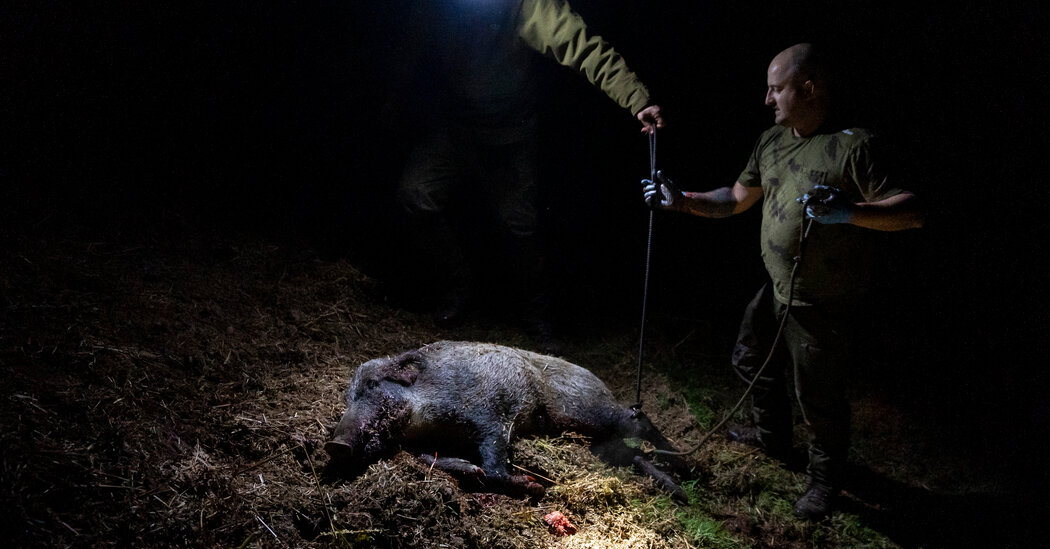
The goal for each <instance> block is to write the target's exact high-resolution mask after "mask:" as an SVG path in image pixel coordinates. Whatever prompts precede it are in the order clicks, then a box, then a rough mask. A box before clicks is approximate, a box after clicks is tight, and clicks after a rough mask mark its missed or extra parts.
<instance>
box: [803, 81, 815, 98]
mask: <svg viewBox="0 0 1050 549" xmlns="http://www.w3.org/2000/svg"><path fill="white" fill-rule="evenodd" d="M802 89H804V90H806V96H807V97H813V96H815V95H817V85H816V84H814V83H813V81H812V80H806V81H805V82H803V83H802Z"/></svg>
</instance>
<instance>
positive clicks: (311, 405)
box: [0, 227, 1029, 548]
mask: <svg viewBox="0 0 1050 549" xmlns="http://www.w3.org/2000/svg"><path fill="white" fill-rule="evenodd" d="M4 244H5V245H4V247H3V251H2V253H3V255H2V257H0V292H2V294H3V299H2V302H0V343H2V345H0V368H2V371H3V378H2V380H0V402H2V404H0V424H2V425H3V426H4V428H3V429H2V431H0V448H2V455H3V464H2V469H0V486H2V488H3V492H4V493H5V495H6V497H5V498H4V501H3V509H2V510H0V513H2V517H3V518H2V519H0V521H2V523H3V531H4V533H5V534H4V537H5V538H7V539H8V540H9V543H12V544H13V545H12V546H23V547H31V546H33V547H61V546H74V547H124V546H143V547H182V546H185V547H201V546H205V547H246V546H253V547H329V546H334V547H508V548H509V547H515V548H517V547H603V548H604V547H654V548H655V547H697V546H711V547H806V546H828V547H851V546H871V547H897V546H906V547H907V546H914V547H939V546H944V547H951V546H972V545H969V543H968V542H971V541H975V540H984V539H987V540H991V542H993V543H994V542H995V541H999V542H1002V544H1001V545H1005V546H1009V545H1012V544H1013V543H1014V542H1015V540H1016V539H1020V536H1019V535H1015V534H1023V533H1026V532H1027V528H1028V527H1029V526H1026V524H1025V522H1024V519H1023V518H1022V516H1021V515H1016V514H1013V511H1014V510H1015V509H1016V505H1013V504H1011V505H1010V506H1009V507H1007V508H1003V507H1002V505H1003V499H1002V498H1001V495H1002V494H1003V492H1004V490H1005V489H1006V488H1004V487H1003V486H1002V485H999V484H997V482H999V479H998V478H996V479H989V477H987V476H983V475H981V474H980V472H979V468H975V466H974V464H973V460H969V459H967V456H959V455H947V454H938V452H940V449H939V448H938V447H929V446H924V445H923V444H922V443H921V442H918V441H924V440H927V441H928V440H930V439H928V438H926V436H925V435H926V434H927V433H926V432H924V431H922V430H921V428H919V427H915V426H913V425H911V424H910V423H909V420H908V417H907V415H906V414H903V413H900V412H898V411H895V410H894V409H893V408H891V407H887V406H885V405H884V404H883V403H882V402H881V401H880V400H879V399H878V398H876V397H863V398H860V399H858V402H857V403H856V405H855V417H856V418H857V425H856V432H857V433H856V435H855V439H856V440H855V452H857V453H858V455H859V456H860V457H861V458H862V460H863V462H864V463H866V464H867V465H866V466H865V468H863V469H862V470H859V472H858V474H857V475H856V478H858V479H862V480H863V481H862V482H858V483H856V484H855V485H853V486H852V487H851V488H847V490H846V493H845V494H844V496H843V501H844V511H845V512H844V513H841V514H838V515H836V517H835V518H833V519H832V520H831V521H828V522H827V523H825V524H816V525H811V524H804V523H799V522H797V521H795V522H793V521H792V520H791V519H790V518H785V517H786V516H787V514H788V513H786V512H785V510H784V505H789V504H790V502H791V501H793V500H792V497H797V495H798V493H800V490H801V486H802V483H803V482H804V476H803V475H802V474H801V473H800V472H799V471H798V470H793V471H791V470H786V469H784V468H782V467H780V466H778V465H776V464H775V463H774V462H771V461H769V460H768V459H766V458H763V457H762V456H760V455H756V454H755V452H754V451H750V450H748V449H746V448H743V447H740V446H738V445H734V444H731V443H727V442H726V441H725V440H724V438H722V437H720V436H716V437H715V439H713V440H712V442H711V443H710V444H709V445H708V446H707V447H705V448H704V449H703V450H701V451H700V452H698V453H696V454H694V455H693V456H691V457H690V458H689V461H690V464H691V465H692V466H693V467H694V473H695V474H694V477H695V478H692V479H683V480H684V481H685V482H684V483H683V484H684V486H686V487H687V489H688V491H689V493H690V498H691V499H690V504H689V505H688V506H676V505H674V504H673V503H671V502H670V500H669V499H668V498H667V496H666V494H665V493H663V492H662V491H661V490H660V489H659V488H657V487H656V486H654V484H653V483H652V482H651V481H650V480H648V479H647V478H644V477H641V476H638V475H637V474H635V473H634V472H633V471H631V470H630V469H629V468H612V467H609V466H607V465H606V464H604V463H603V462H601V461H600V460H598V459H597V458H595V456H594V455H592V454H591V453H590V452H589V451H588V444H587V443H588V441H587V440H585V439H584V438H582V437H580V436H578V435H575V434H573V433H567V434H564V435H562V436H558V437H551V438H542V437H541V438H528V439H523V440H520V441H518V442H517V443H516V445H515V448H514V450H515V461H514V463H515V466H516V467H519V468H521V470H522V471H527V472H528V473H529V474H533V475H534V476H536V477H537V478H540V479H541V481H542V482H543V483H544V484H545V485H546V487H547V494H546V495H545V496H544V497H542V498H539V499H537V500H526V499H517V498H511V497H508V496H504V495H499V494H491V493H485V492H479V491H472V490H464V489H463V487H461V486H460V483H459V481H458V480H457V479H455V478H453V477H451V476H449V475H447V474H445V473H443V472H440V471H435V470H431V469H430V468H428V467H426V466H425V465H423V463H422V462H421V461H419V460H418V459H416V458H415V457H413V456H411V455H409V454H407V453H403V452H402V453H398V454H396V455H394V456H393V457H392V458H390V459H384V460H381V461H379V462H377V463H372V464H368V467H367V469H365V470H364V471H362V472H361V473H360V474H358V475H355V476H350V477H347V476H340V475H338V474H334V473H336V472H333V471H331V470H329V468H328V467H327V463H328V458H327V456H326V455H325V453H324V451H323V450H322V446H323V443H324V442H325V441H326V440H327V439H328V438H329V436H330V433H331V428H332V427H333V425H334V424H335V422H336V421H337V420H338V418H339V416H340V414H341V412H342V408H343V404H342V399H341V394H342V392H343V391H344V389H345V387H346V385H347V382H348V380H349V378H350V375H351V373H352V372H353V370H354V368H355V366H356V365H358V364H360V363H362V362H364V361H366V360H368V359H371V358H376V357H379V356H385V355H389V354H393V353H397V352H401V351H404V350H408V349H412V348H416V347H418V346H420V345H423V344H426V343H429V342H432V341H436V340H440V339H463V340H484V341H491V342H496V343H503V344H508V345H513V346H519V347H526V348H528V347H531V346H533V345H534V342H533V341H531V340H529V339H528V338H527V337H526V336H524V335H523V334H522V333H520V332H519V331H517V330H516V329H515V328H514V327H513V326H509V325H502V324H499V323H486V322H478V323H475V324H468V325H467V326H466V327H465V328H463V329H462V330H459V331H455V332H449V331H440V330H437V329H436V328H434V327H433V325H432V324H431V323H430V321H429V318H428V317H426V316H423V315H420V314H417V313H414V312H410V311H405V310H402V309H399V308H396V307H393V306H391V305H390V304H389V303H388V301H387V300H386V299H385V296H384V295H383V293H382V292H381V291H380V290H379V287H378V285H377V283H376V281H374V280H372V279H370V278H369V277H367V276H365V275H364V274H362V272H361V271H360V270H358V269H357V268H355V266H354V265H352V264H350V263H348V262H346V261H345V260H339V259H335V260H329V259H320V258H319V257H318V256H317V255H316V254H314V253H313V252H311V251H310V250H308V249H302V248H298V247H295V246H291V245H288V244H286V243H276V242H267V241H260V240H258V239H254V238H238V237H232V236H228V235H227V236H218V235H215V234H211V233H208V232H198V231H195V230H192V229H189V228H186V227H182V228H181V229H180V230H177V231H176V230H168V229H165V230H159V229H158V230H156V231H148V230H147V231H138V232H133V233H124V234H115V233H112V234H104V233H102V234H97V233H82V232H78V231H77V230H75V229H68V228H67V229H63V230H58V231H48V230H42V229H36V228H34V227H26V230H24V231H21V232H8V233H7V234H5V242H4ZM694 331H695V330H694ZM636 337H637V334H636V333H633V332H630V333H622V332H620V331H615V330H614V331H610V332H606V333H595V332H591V333H589V334H588V335H587V336H586V337H581V338H577V339H573V340H570V341H567V346H566V349H565V352H564V356H565V357H566V358H567V359H569V360H570V361H573V362H576V363H578V364H581V365H584V366H586V367H588V368H590V369H591V370H592V371H594V372H595V373H596V374H598V375H599V377H601V378H602V379H603V380H604V381H606V382H607V383H608V384H609V386H610V387H611V388H612V389H613V391H614V393H615V394H616V395H617V397H618V398H620V399H621V400H622V401H623V402H630V401H631V400H633V391H634V378H633V368H634V365H635V358H636V357H635V352H636V348H635V346H636V344H637V343H636V339H635V338H636ZM651 345H652V349H653V351H652V353H653V358H652V361H653V363H654V364H662V365H664V366H663V367H660V368H656V367H648V368H647V369H646V372H645V380H646V384H645V385H646V389H645V392H644V394H643V402H647V403H649V404H647V408H646V409H647V412H648V413H649V415H650V417H651V418H652V419H653V421H654V423H655V424H656V425H657V426H658V427H659V428H660V429H661V430H662V431H663V433H664V434H665V435H666V436H667V437H668V438H670V439H671V440H673V441H675V443H676V444H677V445H679V447H683V448H684V447H688V446H689V445H690V444H692V443H694V442H696V440H697V439H698V438H699V437H700V435H701V434H702V433H703V427H708V426H710V424H711V423H712V419H713V418H714V417H716V416H718V415H721V414H722V413H724V412H725V410H727V409H728V408H729V406H730V405H731V404H732V402H733V401H734V400H735V398H736V396H737V395H738V392H739V390H740V389H739V387H738V386H737V385H736V384H735V383H734V380H732V379H729V378H728V377H727V375H726V372H725V370H724V369H720V368H716V367H711V368H706V369H705V361H710V362H711V363H714V364H722V362H720V361H722V360H724V357H721V356H718V353H717V352H716V351H713V350H711V349H708V348H705V345H707V342H705V341H704V338H703V337H699V336H692V337H690V336H689V334H688V333H687V334H685V335H684V336H683V334H682V333H680V332H675V331H674V330H671V329H668V330H666V331H661V328H660V326H659V325H654V335H653V336H652V343H651ZM697 372H701V373H697ZM696 387H703V389H702V390H701V389H696ZM698 404H703V405H706V406H708V407H709V408H710V410H706V411H705V410H703V409H701V408H698V407H697V406H698ZM691 405H692V407H691ZM712 411H713V412H712ZM705 414H706V415H705ZM738 415H739V414H738ZM927 444H932V443H927ZM932 456H937V457H932ZM777 475H779V476H777ZM770 479H774V480H770ZM763 483H765V484H770V485H773V484H775V485H776V486H773V487H772V488H770V491H765V488H764V487H763V486H762V484H763ZM764 494H774V495H773V496H766V495H764ZM767 497H768V498H771V499H769V501H766V499H763V498H767ZM785 501H786V502H788V503H787V504H785V503H784V502H785ZM1009 501H1012V500H1009ZM554 511H557V512H560V513H563V514H564V516H565V517H566V518H567V519H568V520H569V521H571V523H572V524H573V525H574V526H575V527H576V533H575V534H573V535H569V536H564V537H563V536H558V535H556V534H555V533H552V531H553V528H552V527H549V526H548V524H547V523H545V522H544V520H543V518H544V517H545V516H546V515H548V514H549V513H551V512H554ZM1007 511H1009V512H1007ZM1007 517H1013V520H1014V521H1015V522H1012V523H1004V522H1001V521H1002V520H1009V518H1007ZM701 519H704V520H701ZM705 520H706V522H704V521H705ZM698 524H701V526H697V525H698ZM705 525H706V526H705ZM1004 531H1005V533H1004ZM975 532H983V534H982V533H975ZM974 536H978V537H974ZM960 544H962V545H960Z"/></svg>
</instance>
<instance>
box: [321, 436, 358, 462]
mask: <svg viewBox="0 0 1050 549" xmlns="http://www.w3.org/2000/svg"><path fill="white" fill-rule="evenodd" d="M324 451H325V452H328V455H329V456H331V458H332V459H333V460H339V461H343V460H348V459H350V458H351V457H353V455H354V450H353V448H351V447H350V445H349V444H347V443H345V442H340V441H338V440H330V441H328V442H326V443H325V444H324Z"/></svg>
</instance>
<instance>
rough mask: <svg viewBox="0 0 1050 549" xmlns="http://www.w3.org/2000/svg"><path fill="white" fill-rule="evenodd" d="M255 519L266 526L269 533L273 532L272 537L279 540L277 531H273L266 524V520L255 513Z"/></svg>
mask: <svg viewBox="0 0 1050 549" xmlns="http://www.w3.org/2000/svg"><path fill="white" fill-rule="evenodd" d="M255 520H258V521H259V522H260V523H261V524H262V525H263V526H265V527H266V529H267V530H269V531H270V533H271V534H273V539H275V540H277V541H281V538H279V537H277V533H276V532H274V531H273V529H272V528H270V525H269V524H266V522H264V521H263V519H262V517H260V516H259V515H255Z"/></svg>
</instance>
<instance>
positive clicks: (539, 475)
mask: <svg viewBox="0 0 1050 549" xmlns="http://www.w3.org/2000/svg"><path fill="white" fill-rule="evenodd" d="M510 465H511V467H514V468H515V469H521V470H522V471H525V472H526V473H528V474H530V475H532V476H534V477H536V478H542V479H543V480H545V481H547V482H549V483H551V484H558V481H556V480H551V479H549V478H547V477H545V476H543V475H541V474H539V473H534V472H532V471H530V470H528V469H526V468H524V467H522V466H521V465H518V464H515V463H511V464H510Z"/></svg>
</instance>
